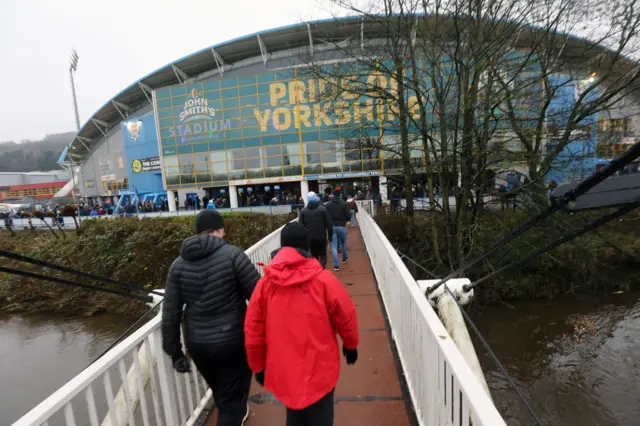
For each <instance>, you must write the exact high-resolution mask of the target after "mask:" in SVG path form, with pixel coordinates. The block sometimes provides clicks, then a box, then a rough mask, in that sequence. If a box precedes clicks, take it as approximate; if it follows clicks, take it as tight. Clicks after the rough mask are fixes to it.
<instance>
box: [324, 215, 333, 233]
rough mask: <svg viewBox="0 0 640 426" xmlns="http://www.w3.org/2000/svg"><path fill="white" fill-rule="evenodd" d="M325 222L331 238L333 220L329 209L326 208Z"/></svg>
mask: <svg viewBox="0 0 640 426" xmlns="http://www.w3.org/2000/svg"><path fill="white" fill-rule="evenodd" d="M324 224H325V226H326V228H327V235H328V237H329V239H332V238H333V220H331V215H330V214H329V210H327V209H326V207H325V209H324Z"/></svg>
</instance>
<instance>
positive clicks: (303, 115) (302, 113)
mask: <svg viewBox="0 0 640 426" xmlns="http://www.w3.org/2000/svg"><path fill="white" fill-rule="evenodd" d="M297 108H298V111H299V116H298V117H297V118H296V129H299V128H300V122H302V124H304V127H311V122H310V121H309V117H311V108H310V107H309V105H298V107H297Z"/></svg>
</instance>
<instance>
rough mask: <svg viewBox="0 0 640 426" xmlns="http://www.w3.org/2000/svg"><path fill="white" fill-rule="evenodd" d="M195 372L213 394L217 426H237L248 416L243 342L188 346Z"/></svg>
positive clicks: (248, 378)
mask: <svg viewBox="0 0 640 426" xmlns="http://www.w3.org/2000/svg"><path fill="white" fill-rule="evenodd" d="M187 348H188V349H189V354H190V355H191V358H192V359H193V362H195V364H196V367H198V371H199V372H200V374H202V376H203V377H204V379H205V380H206V381H207V384H208V385H209V387H210V388H211V391H212V392H213V401H214V402H215V404H216V407H217V408H218V426H240V425H241V424H242V419H243V418H244V416H245V414H246V413H247V399H248V398H249V387H250V386H251V370H250V369H249V364H248V363H247V355H246V352H245V350H244V344H243V342H238V343H232V344H220V345H216V344H211V343H208V344H203V343H194V342H191V343H187Z"/></svg>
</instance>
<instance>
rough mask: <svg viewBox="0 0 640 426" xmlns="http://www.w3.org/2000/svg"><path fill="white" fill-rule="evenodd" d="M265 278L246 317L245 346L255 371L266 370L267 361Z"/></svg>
mask: <svg viewBox="0 0 640 426" xmlns="http://www.w3.org/2000/svg"><path fill="white" fill-rule="evenodd" d="M263 285H264V278H262V279H261V280H260V281H258V285H257V286H256V289H255V291H254V292H253V294H252V295H251V300H250V301H249V305H248V306H247V315H246V316H245V318H244V347H245V349H246V351H247V362H248V363H249V368H251V371H253V372H254V373H259V372H261V371H264V368H265V365H266V362H267V341H266V325H265V315H264V310H263V306H262V305H263V303H264V301H263V300H262V286H263Z"/></svg>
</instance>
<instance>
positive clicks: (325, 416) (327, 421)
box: [287, 389, 335, 426]
mask: <svg viewBox="0 0 640 426" xmlns="http://www.w3.org/2000/svg"><path fill="white" fill-rule="evenodd" d="M334 391H335V389H334V390H332V391H331V392H329V393H328V394H326V395H325V396H323V397H322V398H321V399H320V401H318V402H316V403H315V404H312V405H310V406H308V407H307V408H303V409H302V410H289V409H288V408H287V426H333V392H334Z"/></svg>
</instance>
